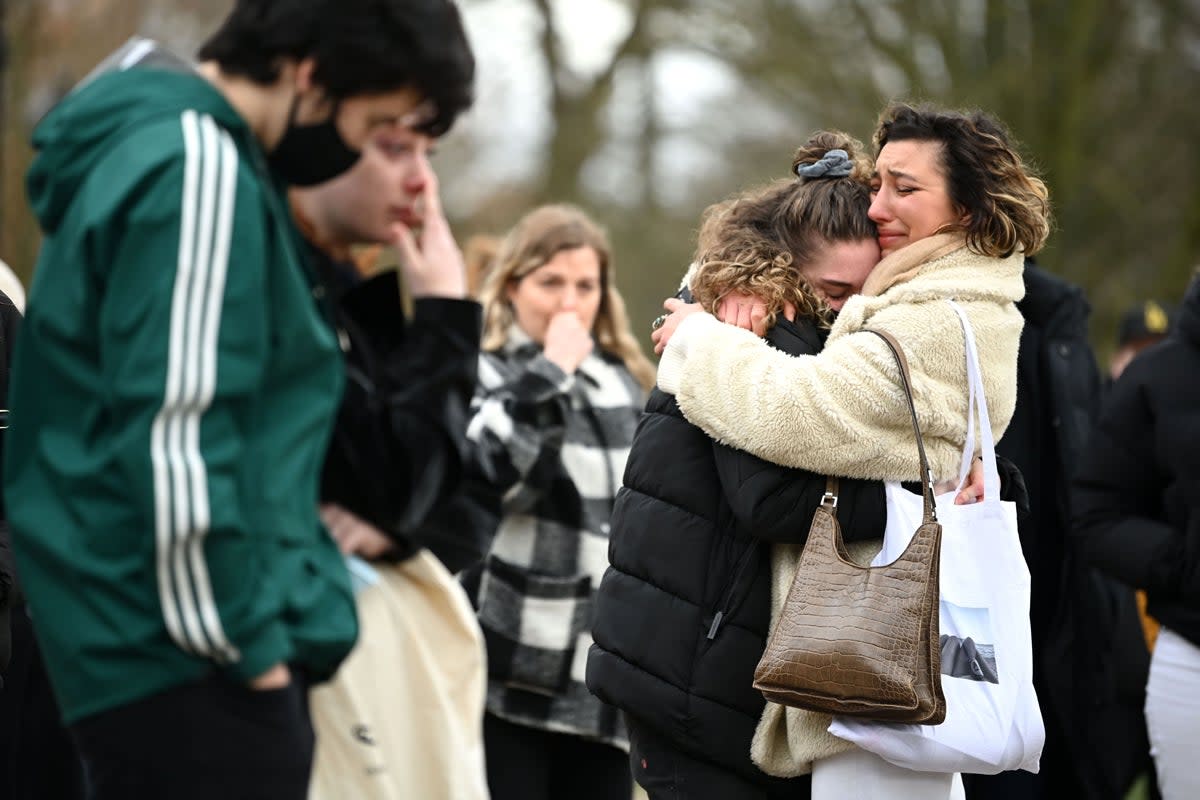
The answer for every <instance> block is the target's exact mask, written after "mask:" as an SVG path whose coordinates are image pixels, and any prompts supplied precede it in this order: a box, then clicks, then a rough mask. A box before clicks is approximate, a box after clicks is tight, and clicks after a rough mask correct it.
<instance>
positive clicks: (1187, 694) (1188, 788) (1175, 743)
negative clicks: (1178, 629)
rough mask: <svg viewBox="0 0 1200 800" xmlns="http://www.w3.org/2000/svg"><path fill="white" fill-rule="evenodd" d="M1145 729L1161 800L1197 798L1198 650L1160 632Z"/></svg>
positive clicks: (1199, 744)
mask: <svg viewBox="0 0 1200 800" xmlns="http://www.w3.org/2000/svg"><path fill="white" fill-rule="evenodd" d="M1146 727H1147V729H1148V730H1149V733H1150V755H1152V756H1154V767H1155V771H1156V772H1157V773H1158V788H1159V791H1160V792H1162V796H1163V800H1195V799H1196V798H1198V797H1200V767H1198V766H1197V763H1196V762H1197V758H1200V648H1198V647H1196V645H1194V644H1192V643H1191V642H1189V641H1188V640H1187V639H1184V638H1183V637H1182V636H1180V635H1179V634H1177V633H1174V632H1173V631H1169V630H1167V629H1166V628H1162V629H1161V630H1160V631H1159V634H1158V641H1157V642H1156V643H1155V645H1154V656H1153V657H1152V658H1151V659H1150V680H1149V681H1148V682H1147V683H1146Z"/></svg>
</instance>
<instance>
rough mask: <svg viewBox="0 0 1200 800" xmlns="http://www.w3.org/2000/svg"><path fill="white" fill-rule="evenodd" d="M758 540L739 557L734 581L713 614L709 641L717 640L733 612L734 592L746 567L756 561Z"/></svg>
mask: <svg viewBox="0 0 1200 800" xmlns="http://www.w3.org/2000/svg"><path fill="white" fill-rule="evenodd" d="M758 542H759V540H758V539H752V540H751V541H750V544H748V545H747V546H746V549H745V550H743V551H742V554H741V556H739V557H738V561H737V564H736V566H734V568H733V579H732V580H731V581H730V582H729V585H728V586H726V587H725V592H724V596H723V597H722V598H721V603H720V607H719V608H718V609H717V613H715V614H713V620H712V625H710V626H709V628H708V639H709V640H712V639H716V638H717V632H718V631H719V630H720V629H721V624H722V623H723V622H724V621H725V619H726V618H727V617H728V616H729V615H730V614H731V613H732V612H733V601H734V599H735V598H734V594H733V593H734V590H736V589H737V587H738V584H740V583H741V581H742V576H743V575H744V574H745V573H746V567H748V566H749V565H750V562H751V561H753V560H754V554H755V553H756V552H758Z"/></svg>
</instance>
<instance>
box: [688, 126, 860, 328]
mask: <svg viewBox="0 0 1200 800" xmlns="http://www.w3.org/2000/svg"><path fill="white" fill-rule="evenodd" d="M830 150H844V151H846V154H847V156H848V157H849V159H850V161H851V163H852V165H853V166H852V170H851V173H850V174H849V175H848V176H844V177H825V176H822V177H814V178H806V177H802V176H801V175H800V173H799V172H797V170H799V169H801V168H802V167H805V166H807V165H810V164H816V163H817V162H818V161H820V160H821V159H822V158H824V157H825V155H826V154H827V153H828V152H829V151H830ZM792 173H793V174H795V175H796V176H797V177H796V178H795V179H792V180H781V181H775V182H773V183H770V184H767V185H766V186H761V187H758V188H755V189H750V190H748V191H745V192H742V193H741V194H739V195H737V196H735V197H733V198H731V199H728V200H725V201H723V202H720V203H716V204H715V205H712V206H709V207H708V209H706V210H705V212H704V217H703V221H702V223H701V226H700V233H699V235H698V237H697V242H696V255H695V258H694V265H695V266H694V267H693V270H692V273H691V279H690V288H691V290H692V296H693V297H694V298H695V299H696V302H698V303H700V304H701V305H702V306H704V308H705V309H707V310H708V311H710V312H712V313H716V309H717V306H718V305H719V304H720V302H721V299H722V298H723V297H724V296H725V295H727V294H729V293H730V292H740V293H743V294H750V295H754V296H755V297H758V298H760V299H761V300H763V301H764V303H765V304H766V306H767V324H768V325H770V324H773V323H774V321H775V318H776V316H777V315H778V313H779V312H780V311H781V310H782V309H783V307H784V304H785V303H791V304H792V305H794V306H795V307H796V313H797V315H799V316H805V317H808V318H810V319H813V320H815V321H817V322H819V323H822V324H828V322H829V321H830V319H831V317H832V313H831V311H830V309H829V307H828V306H827V305H826V304H825V302H824V301H823V300H821V299H820V297H819V296H818V295H817V294H816V293H815V292H814V291H813V290H812V288H811V286H810V285H809V283H808V281H807V280H805V278H804V268H805V267H806V266H807V265H809V264H811V263H812V262H813V261H814V260H815V259H816V258H818V257H819V256H820V255H821V253H822V251H823V250H824V249H825V247H827V246H828V245H830V244H832V243H835V242H857V241H861V240H863V239H874V238H875V235H876V230H875V224H874V223H873V222H871V220H870V219H869V218H868V217H867V210H868V209H869V208H870V205H871V197H870V186H869V183H868V182H869V180H870V176H871V173H872V165H871V161H870V159H869V158H867V157H866V156H864V155H863V145H862V142H860V141H858V140H857V139H855V138H854V137H852V136H850V135H849V134H846V133H842V132H840V131H820V132H818V133H816V134H814V135H813V136H812V137H811V138H810V139H809V140H808V141H807V142H806V143H805V144H804V145H803V146H801V147H800V148H799V149H798V150H797V151H796V154H795V156H794V157H793V158H792Z"/></svg>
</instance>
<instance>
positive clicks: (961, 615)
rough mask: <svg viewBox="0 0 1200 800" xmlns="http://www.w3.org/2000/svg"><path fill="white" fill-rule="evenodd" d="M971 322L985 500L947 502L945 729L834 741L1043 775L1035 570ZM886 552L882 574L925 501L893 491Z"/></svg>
mask: <svg viewBox="0 0 1200 800" xmlns="http://www.w3.org/2000/svg"><path fill="white" fill-rule="evenodd" d="M951 305H953V306H954V309H955V311H957V312H958V315H959V318H960V319H961V320H962V325H963V333H964V338H965V339H966V351H967V352H966V355H967V376H968V383H969V386H970V390H969V397H970V402H969V404H968V407H967V408H968V415H969V419H968V422H967V442H966V447H965V448H964V451H963V462H962V470H961V472H960V475H959V485H960V486H961V485H962V483H963V482H964V481H965V479H966V477H967V473H968V472H969V470H970V466H971V460H972V456H973V453H974V450H975V416H976V415H975V413H973V412H972V409H975V410H976V411H977V413H978V417H979V437H980V445H981V451H982V454H983V467H984V476H985V478H984V499H983V501H982V502H977V503H974V504H971V505H964V506H956V505H954V496H955V492H948V493H946V494H943V495H941V496H939V497H938V498H937V515H938V520H939V521H940V522H941V524H942V556H941V570H940V603H939V605H938V614H939V617H940V622H939V627H940V633H941V640H942V647H941V650H942V689H943V691H944V692H945V695H946V720H945V722H943V723H942V724H941V725H903V724H894V723H882V722H865V721H861V720H856V719H850V718H847V717H836V718H834V721H833V724H832V725H831V726H830V727H829V732H830V733H832V734H833V735H835V736H839V737H841V738H843V739H847V740H849V741H851V742H854V743H855V744H856V745H858V746H859V747H861V748H863V749H864V750H868V751H870V752H872V753H875V754H876V755H878V756H881V757H882V758H884V759H886V760H887V761H890V762H891V763H893V764H895V765H897V766H900V767H905V768H907V769H913V770H920V771H927V772H975V773H984V774H995V773H997V772H1003V771H1005V770H1014V769H1023V770H1027V771H1029V772H1037V771H1038V762H1039V759H1040V758H1041V753H1042V745H1043V744H1044V742H1045V738H1046V731H1045V728H1044V727H1043V725H1042V715H1041V710H1040V708H1039V706H1038V701H1037V695H1036V694H1035V692H1034V689H1033V645H1032V639H1031V635H1030V629H1029V568H1028V567H1027V566H1026V564H1025V558H1024V556H1023V555H1022V553H1021V541H1020V538H1019V536H1018V533H1017V512H1016V506H1015V504H1014V503H1009V502H1002V501H1001V500H1000V476H999V473H998V472H997V468H996V447H995V441H994V438H993V436H992V428H991V423H990V420H989V418H988V409H987V401H986V399H985V397H984V393H983V381H982V379H981V376H980V372H979V359H978V355H977V353H976V350H975V337H974V333H973V332H972V330H971V325H970V323H969V322H968V320H967V317H966V314H965V313H964V312H963V310H962V309H961V308H960V307H959V306H958V305H957V304H955V303H953V302H951ZM886 493H887V514H888V519H887V526H886V528H885V530H884V545H883V550H882V551H881V552H880V553H879V555H878V556H877V557H876V558H875V560H874V561H873V562H872V565H880V564H888V563H890V562H892V561H894V560H895V559H896V558H897V557H898V556H899V555H900V554H901V553H902V552H903V551H904V548H905V547H907V546H908V542H909V539H911V538H912V534H913V531H915V530H916V529H917V526H918V525H920V523H921V519H922V512H923V508H922V498H921V496H920V495H916V494H913V493H911V492H909V491H907V490H906V489H904V488H902V487H901V486H900V485H898V484H889V485H888V486H887V488H886Z"/></svg>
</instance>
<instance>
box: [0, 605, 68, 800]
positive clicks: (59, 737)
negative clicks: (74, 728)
mask: <svg viewBox="0 0 1200 800" xmlns="http://www.w3.org/2000/svg"><path fill="white" fill-rule="evenodd" d="M85 796H86V792H85V789H84V783H83V762H82V761H80V759H79V753H78V751H77V750H76V749H75V742H74V741H73V740H72V739H71V734H70V733H68V731H67V729H66V727H65V726H64V725H63V724H62V718H61V716H60V715H59V713H58V703H57V702H56V701H55V699H54V692H53V690H52V689H51V687H50V678H49V676H48V675H47V674H46V667H45V665H43V663H42V656H41V652H40V651H39V650H38V645H37V640H36V639H34V636H33V626H32V625H31V623H30V620H29V615H28V614H27V613H25V607H24V606H19V607H18V608H14V609H13V610H12V661H11V662H10V663H9V665H8V670H7V671H6V672H5V673H4V688H3V689H0V798H4V800H83V798H84V797H85Z"/></svg>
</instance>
